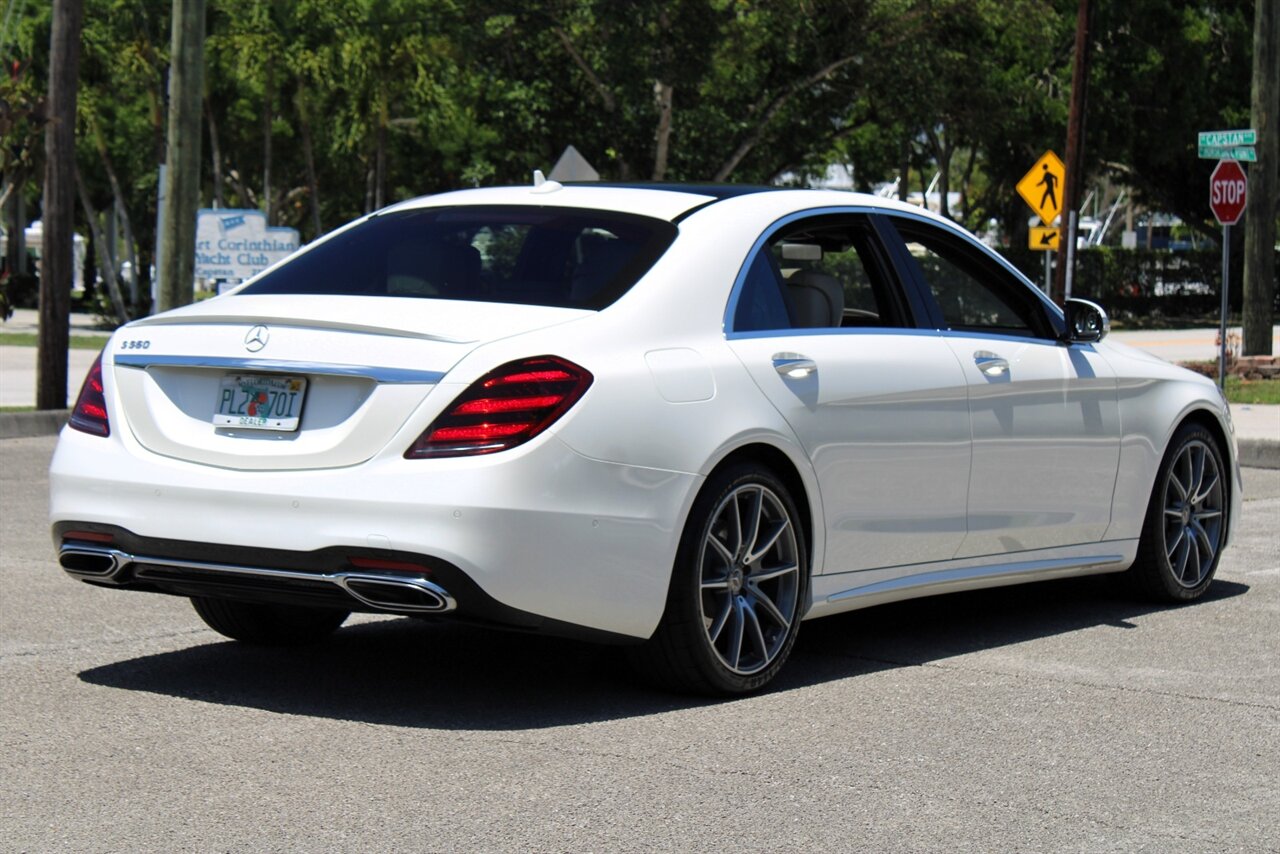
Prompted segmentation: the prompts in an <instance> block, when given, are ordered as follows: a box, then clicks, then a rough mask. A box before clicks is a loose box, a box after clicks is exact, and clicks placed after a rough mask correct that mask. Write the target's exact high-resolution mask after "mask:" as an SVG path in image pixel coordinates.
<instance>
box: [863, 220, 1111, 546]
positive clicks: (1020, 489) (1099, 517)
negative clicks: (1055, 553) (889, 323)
mask: <svg viewBox="0 0 1280 854" xmlns="http://www.w3.org/2000/svg"><path fill="white" fill-rule="evenodd" d="M887 220H888V221H889V222H890V223H892V225H893V228H894V231H896V233H897V234H898V235H899V236H900V237H901V242H900V243H898V244H896V245H894V246H891V247H890V249H891V251H896V252H897V253H898V259H899V263H900V266H902V267H903V268H904V275H905V276H906V277H910V278H914V279H915V280H916V282H917V284H918V287H919V289H920V291H921V294H922V296H923V297H924V298H925V299H926V301H927V302H928V310H929V313H930V316H931V320H932V325H933V326H935V327H937V328H938V329H939V330H941V332H942V335H943V339H944V341H945V343H946V346H947V347H948V348H949V349H950V350H951V351H952V352H953V353H954V354H955V357H956V359H957V360H958V362H959V365H960V367H961V369H962V370H963V371H964V375H965V382H966V384H967V386H968V393H969V419H970V425H971V428H972V435H973V466H972V475H971V477H970V480H969V490H968V507H969V509H968V524H967V527H968V535H967V536H966V538H965V540H964V543H963V545H962V546H961V548H960V551H959V552H958V553H957V557H973V556H980V555H991V554H1002V553H1009V552H1017V551H1024V550H1029V549H1040V548H1050V547H1054V546H1064V545H1074V544H1079V543H1091V542H1097V541H1099V540H1100V539H1101V538H1102V536H1103V534H1104V533H1105V531H1106V529H1107V526H1108V524H1109V523H1110V518H1111V497H1112V492H1113V490H1114V486H1115V476H1116V466H1117V463H1118V461H1119V453H1120V425H1119V415H1118V409H1117V391H1116V380H1115V374H1114V372H1113V371H1112V370H1111V368H1110V367H1109V366H1108V365H1107V363H1106V361H1105V360H1104V359H1103V358H1102V357H1101V356H1099V355H1098V354H1097V353H1096V352H1095V351H1094V348H1093V346H1092V345H1087V344H1073V345H1070V346H1066V345H1064V344H1061V343H1059V341H1058V340H1057V334H1058V327H1057V325H1056V323H1055V320H1057V318H1055V317H1054V316H1053V315H1051V313H1050V312H1049V310H1048V307H1047V306H1046V305H1045V303H1044V301H1043V300H1042V299H1041V298H1040V296H1039V295H1038V294H1037V293H1036V292H1034V290H1033V289H1032V288H1031V287H1030V286H1029V285H1027V284H1026V283H1025V282H1023V281H1022V280H1020V279H1019V278H1018V277H1017V276H1015V275H1014V274H1013V273H1011V272H1010V271H1009V270H1007V269H1005V267H1004V266H1003V265H1002V264H1001V263H1000V262H998V261H997V260H996V259H995V258H993V257H992V256H991V255H989V254H987V253H986V252H985V251H984V250H983V249H982V248H981V247H979V246H977V245H976V244H975V243H974V242H973V241H972V240H970V239H969V238H967V237H965V236H963V235H961V234H959V233H958V232H954V231H951V230H949V229H945V228H943V227H941V226H939V225H936V224H934V223H931V222H927V221H924V220H922V219H915V218H910V217H905V216H893V217H888V218H887Z"/></svg>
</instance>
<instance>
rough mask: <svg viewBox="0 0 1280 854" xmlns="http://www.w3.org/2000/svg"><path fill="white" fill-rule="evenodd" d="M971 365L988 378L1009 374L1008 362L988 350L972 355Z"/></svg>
mask: <svg viewBox="0 0 1280 854" xmlns="http://www.w3.org/2000/svg"><path fill="white" fill-rule="evenodd" d="M973 363H974V364H975V365H977V366H978V370H980V371H982V373H984V374H986V375H987V376H989V377H998V376H1001V375H1003V374H1007V373H1008V372H1009V360H1008V359H1003V358H1001V357H1000V356H998V355H996V354H995V353H992V352H991V351H989V350H979V351H977V352H976V353H974V354H973Z"/></svg>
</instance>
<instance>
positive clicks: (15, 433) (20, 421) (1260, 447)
mask: <svg viewBox="0 0 1280 854" xmlns="http://www.w3.org/2000/svg"><path fill="white" fill-rule="evenodd" d="M70 416H71V410H70V409H51V410H46V411H42V412H3V413H0V439H21V438H25V437H28V436H53V435H55V434H56V433H57V432H58V431H59V430H61V429H62V425H64V424H66V423H67V418H69V417H70ZM1236 447H1237V448H1239V453H1240V465H1241V466H1243V467H1245V468H1256V469H1280V441H1275V440H1273V439H1237V440H1236Z"/></svg>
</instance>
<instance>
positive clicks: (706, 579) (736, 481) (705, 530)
mask: <svg viewBox="0 0 1280 854" xmlns="http://www.w3.org/2000/svg"><path fill="white" fill-rule="evenodd" d="M798 519H799V514H798V513H797V512H796V508H795V503H794V502H793V501H792V499H791V496H790V494H789V493H788V491H787V488H786V487H785V486H784V485H783V484H782V482H781V481H779V480H778V479H777V478H776V477H775V476H774V475H773V474H772V473H771V472H770V471H769V470H768V469H765V468H763V467H761V466H757V465H741V466H735V467H732V468H730V469H726V470H725V471H723V472H718V473H716V474H715V475H713V476H712V477H711V479H710V480H708V482H707V484H706V485H705V486H704V487H703V489H702V492H701V493H700V494H699V496H698V498H697V500H696V501H695V502H694V506H693V511H692V512H691V513H690V516H689V521H688V523H687V525H686V527H685V531H684V534H683V536H682V537H681V541H680V548H679V551H678V552H677V555H676V562H675V567H674V569H673V573H672V578H671V588H670V591H669V593H668V595H667V607H666V612H665V613H664V615H663V618H662V621H661V623H660V624H659V626H658V629H657V631H656V632H655V633H654V635H653V637H652V638H651V639H650V640H649V641H648V642H647V643H645V644H644V645H643V646H641V647H639V648H637V650H636V658H637V659H638V663H639V664H640V666H641V669H642V670H644V671H645V672H647V673H648V674H650V675H651V676H653V677H655V678H656V679H658V680H659V681H661V682H663V683H664V684H666V685H668V686H669V687H672V688H675V689H677V690H684V691H694V692H698V693H709V694H740V693H744V692H747V691H753V690H756V689H758V688H761V687H763V686H764V685H766V684H767V683H768V682H769V681H770V680H772V679H773V677H774V676H775V675H777V673H778V671H779V670H781V669H782V665H783V663H784V662H785V661H786V659H787V656H788V655H789V654H790V653H791V647H792V645H793V644H794V643H795V639H796V633H797V631H798V630H799V627H800V618H801V616H803V610H804V596H805V585H806V582H807V578H808V571H807V568H808V562H807V560H806V558H805V548H804V536H803V533H802V532H801V531H800V530H799V526H798V525H797V520H798Z"/></svg>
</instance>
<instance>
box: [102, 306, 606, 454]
mask: <svg viewBox="0 0 1280 854" xmlns="http://www.w3.org/2000/svg"><path fill="white" fill-rule="evenodd" d="M589 314H591V312H586V311H582V310H578V309H565V308H551V307H544V306H526V305H499V304H494V303H479V302H460V301H448V300H430V299H401V298H395V297H359V296H319V295H307V296H266V295H263V296H256V295H255V296H226V297H220V298H218V299H215V300H209V301H207V302H203V303H199V304H196V305H193V306H187V307H185V308H182V309H178V310H175V311H172V312H167V313H165V314H162V315H157V316H155V317H150V318H145V319H143V320H140V321H137V322H134V323H131V324H129V325H128V326H126V327H124V328H122V329H121V330H119V331H118V332H117V333H116V335H115V336H114V337H113V338H112V340H111V343H110V345H109V347H108V350H109V358H110V362H109V364H110V372H111V377H112V379H113V380H114V386H115V399H116V402H117V413H113V415H114V416H115V417H120V416H123V419H124V421H125V423H126V424H127V426H128V428H129V430H130V432H131V433H132V434H133V436H134V437H135V438H136V439H137V441H138V442H139V443H140V444H141V445H142V446H143V447H145V448H146V449H147V450H149V451H152V452H154V453H157V454H161V455H164V456H167V457H173V458H175V459H181V460H185V461H188V462H194V463H200V464H203V465H210V466H218V467H222V468H228V469H241V470H298V469H318V468H336V467H341V466H350V465H356V464H358V463H360V462H363V461H365V460H367V459H369V458H370V457H372V456H373V455H374V454H376V453H378V452H379V451H380V450H382V449H383V448H384V447H385V446H386V444H387V442H388V441H389V440H390V439H391V437H392V436H394V435H395V434H396V432H397V431H398V430H399V429H400V428H401V427H402V426H403V425H404V423H405V421H406V420H407V419H408V418H409V417H410V416H411V415H412V414H413V413H414V412H415V411H416V410H417V409H418V407H419V406H420V405H421V404H422V403H423V401H424V400H425V398H426V397H427V395H428V393H429V392H430V391H431V389H432V388H434V387H435V385H436V384H437V383H438V382H439V381H440V379H441V378H442V377H443V376H444V375H445V374H446V373H448V371H449V370H450V369H451V368H452V367H453V366H454V365H456V364H457V363H458V361H459V360H460V359H462V358H463V357H464V356H465V355H466V354H467V353H470V352H471V351H472V350H473V349H475V348H476V347H478V346H480V345H482V344H485V343H488V342H490V341H495V340H498V339H500V338H506V337H509V336H512V335H518V334H520V333H523V332H529V331H532V330H535V329H542V328H545V327H548V326H553V325H557V324H561V323H566V322H569V321H572V320H576V319H578V318H581V317H583V316H587V315H589ZM104 367H106V364H105V363H104ZM444 403H447V401H442V402H441V405H444ZM273 407H274V408H273ZM264 410H265V411H264ZM215 415H218V416H219V417H218V418H217V419H216V420H217V421H218V422H219V423H215ZM268 424H271V425H274V426H275V427H277V428H280V429H267V426H268Z"/></svg>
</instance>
